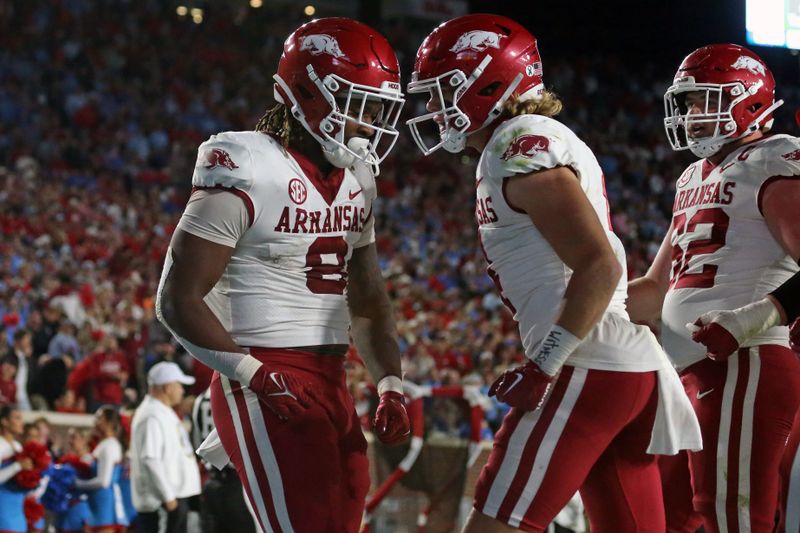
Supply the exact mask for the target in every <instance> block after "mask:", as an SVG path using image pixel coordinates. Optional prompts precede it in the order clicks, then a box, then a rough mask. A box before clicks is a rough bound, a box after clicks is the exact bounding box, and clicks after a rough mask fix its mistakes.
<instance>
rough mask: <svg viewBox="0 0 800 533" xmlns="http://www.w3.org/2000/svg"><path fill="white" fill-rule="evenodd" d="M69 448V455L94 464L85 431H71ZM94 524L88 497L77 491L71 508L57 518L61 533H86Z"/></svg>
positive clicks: (70, 504) (88, 463)
mask: <svg viewBox="0 0 800 533" xmlns="http://www.w3.org/2000/svg"><path fill="white" fill-rule="evenodd" d="M67 446H68V448H69V453H70V454H71V455H74V456H75V457H77V458H80V460H81V462H82V463H85V464H86V465H91V464H92V463H93V462H94V458H93V457H92V455H91V454H90V453H89V439H88V436H87V434H86V433H85V431H82V430H79V429H74V428H73V429H70V430H69V433H68V434H67ZM73 466H75V465H73ZM93 523H94V521H93V520H92V512H91V509H90V508H89V498H88V496H87V495H86V494H85V493H83V492H81V491H79V490H75V491H74V492H73V497H72V500H71V501H70V502H69V508H68V509H67V510H66V511H64V512H63V513H59V514H58V516H57V517H56V530H58V532H59V533H84V532H85V531H86V530H87V527H89V526H90V525H91V524H93Z"/></svg>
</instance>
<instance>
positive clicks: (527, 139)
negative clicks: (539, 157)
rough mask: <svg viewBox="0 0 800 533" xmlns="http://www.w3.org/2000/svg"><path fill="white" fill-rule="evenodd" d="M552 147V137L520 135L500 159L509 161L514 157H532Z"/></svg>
mask: <svg viewBox="0 0 800 533" xmlns="http://www.w3.org/2000/svg"><path fill="white" fill-rule="evenodd" d="M549 149H550V139H548V138H547V137H545V136H543V135H532V134H527V135H520V136H519V137H517V138H516V139H514V140H513V141H511V144H510V145H509V146H508V148H506V151H505V152H503V155H501V156H500V159H502V160H503V161H508V160H509V159H511V158H512V157H527V158H532V157H534V156H535V155H536V154H538V153H539V152H547V151H548V150H549Z"/></svg>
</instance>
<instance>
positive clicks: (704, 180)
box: [661, 135, 800, 368]
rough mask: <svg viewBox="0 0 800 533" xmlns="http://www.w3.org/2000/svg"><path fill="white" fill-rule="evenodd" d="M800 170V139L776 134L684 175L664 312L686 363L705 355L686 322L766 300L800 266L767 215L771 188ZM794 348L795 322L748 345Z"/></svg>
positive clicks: (678, 358)
mask: <svg viewBox="0 0 800 533" xmlns="http://www.w3.org/2000/svg"><path fill="white" fill-rule="evenodd" d="M795 175H800V141H798V139H797V138H795V137H791V136H789V135H772V136H769V137H766V138H764V139H762V140H758V141H756V142H753V143H750V144H747V145H744V146H742V147H740V148H738V149H736V150H734V151H733V152H731V153H730V154H729V155H728V157H726V158H725V160H724V161H722V163H720V165H719V166H716V167H715V166H713V165H712V164H711V163H709V162H708V161H707V160H705V159H704V160H701V161H697V162H695V163H693V164H692V165H690V166H689V167H688V168H687V169H686V170H685V171H684V172H683V174H681V177H680V178H679V179H678V182H677V185H676V188H675V189H676V190H675V203H674V205H673V208H672V228H673V230H672V271H671V276H670V277H671V280H670V284H669V290H668V291H667V295H666V298H665V300H664V307H663V309H662V312H661V319H662V321H663V339H662V340H663V342H664V347H665V348H666V350H667V353H668V354H669V356H670V358H671V359H672V361H673V362H674V363H675V365H676V366H677V367H678V368H685V367H687V366H689V365H691V364H692V363H695V362H697V361H700V360H702V359H703V357H704V356H705V347H704V346H703V345H701V344H698V343H696V342H693V341H692V336H691V333H690V332H689V330H688V329H686V324H687V323H691V322H694V321H695V320H696V319H697V317H699V316H700V315H702V314H703V313H705V312H707V311H712V310H715V309H722V310H726V309H734V308H736V307H739V306H742V305H745V304H748V303H750V302H753V301H755V300H759V299H761V298H763V297H764V296H766V295H767V293H769V292H771V291H772V290H773V289H775V288H776V287H778V286H779V285H780V284H781V283H783V282H784V281H786V279H788V278H789V277H790V276H792V274H794V273H795V272H797V269H798V267H797V264H795V262H794V261H792V259H791V257H790V256H789V255H788V254H787V253H786V252H785V251H784V250H783V248H782V247H781V245H780V244H778V242H777V241H776V240H775V238H774V237H773V236H772V234H771V233H770V231H769V228H768V227H767V223H766V221H765V220H764V216H763V215H762V213H761V196H762V193H763V191H764V186H765V185H766V184H767V183H768V182H770V181H771V180H774V179H779V178H780V177H781V176H795ZM759 344H779V345H782V346H788V345H789V344H788V328H786V327H774V328H771V329H769V330H767V331H766V332H764V333H763V334H762V335H758V336H756V337H753V338H752V339H750V340H749V341H748V342H747V343H745V344H744V346H755V345H759Z"/></svg>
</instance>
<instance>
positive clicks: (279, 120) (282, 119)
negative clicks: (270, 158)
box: [256, 104, 306, 148]
mask: <svg viewBox="0 0 800 533" xmlns="http://www.w3.org/2000/svg"><path fill="white" fill-rule="evenodd" d="M256 131H260V132H261V133H267V134H269V135H272V136H273V137H275V138H276V139H278V141H280V143H281V145H282V146H283V147H284V148H287V147H288V146H289V143H290V142H293V141H296V142H299V141H302V140H303V138H304V136H305V134H306V132H305V130H304V129H303V128H302V126H300V124H298V123H297V121H296V120H295V119H294V117H293V116H292V114H291V113H290V112H289V108H288V107H286V105H284V104H276V105H275V106H274V107H271V108H269V109H267V112H266V113H264V116H263V117H261V119H260V120H259V121H258V123H257V124H256Z"/></svg>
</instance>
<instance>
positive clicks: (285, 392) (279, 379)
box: [267, 372, 297, 400]
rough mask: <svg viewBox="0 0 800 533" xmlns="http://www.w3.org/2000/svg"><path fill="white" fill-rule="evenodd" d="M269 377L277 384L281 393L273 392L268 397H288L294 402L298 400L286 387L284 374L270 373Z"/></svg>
mask: <svg viewBox="0 0 800 533" xmlns="http://www.w3.org/2000/svg"><path fill="white" fill-rule="evenodd" d="M269 377H270V379H271V380H272V382H273V383H274V384H275V386H276V387H278V389H279V391H278V392H271V393H269V394H267V396H288V397H290V398H292V399H293V400H296V399H297V396H295V395H294V394H292V391H290V390H289V388H288V387H287V386H286V380H285V379H284V378H283V375H282V374H279V373H278V372H270V374H269Z"/></svg>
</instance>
